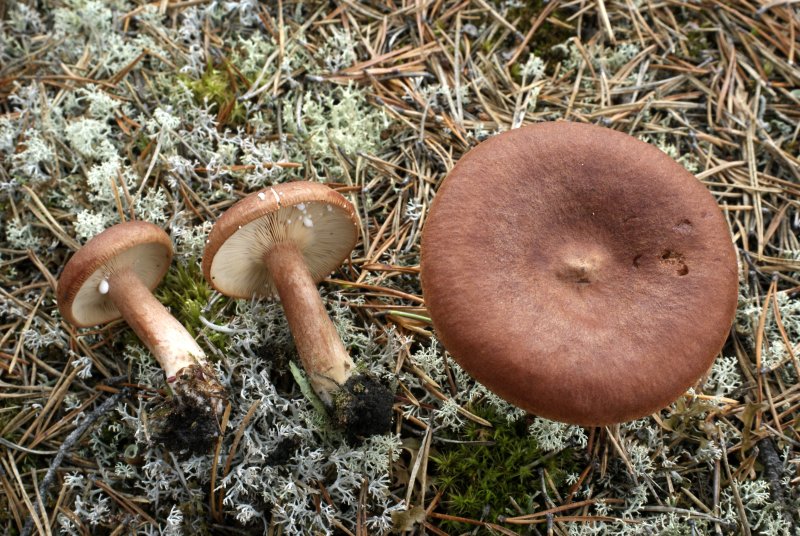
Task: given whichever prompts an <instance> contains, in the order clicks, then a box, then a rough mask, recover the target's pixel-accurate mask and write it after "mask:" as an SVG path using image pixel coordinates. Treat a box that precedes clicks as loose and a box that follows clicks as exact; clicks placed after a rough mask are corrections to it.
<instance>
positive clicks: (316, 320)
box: [264, 242, 354, 406]
mask: <svg viewBox="0 0 800 536" xmlns="http://www.w3.org/2000/svg"><path fill="white" fill-rule="evenodd" d="M264 264H265V265H266V267H267V270H268V271H269V273H270V274H271V276H272V280H273V282H274V283H275V287H276V288H277V290H278V295H279V296H280V298H281V303H282V304H283V309H284V311H285V312H286V319H287V321H288V322H289V329H290V330H291V332H292V336H293V337H294V340H295V345H296V346H297V353H298V354H299V356H300V361H301V362H302V364H303V368H305V370H306V374H308V376H309V381H310V382H311V386H312V387H313V388H314V391H315V392H316V393H317V396H319V397H320V399H321V400H322V401H323V402H324V403H325V404H327V405H328V406H331V405H332V404H333V399H332V393H333V392H334V391H336V390H337V389H339V388H341V387H342V386H343V385H344V384H345V382H346V381H347V380H348V379H349V378H350V375H351V373H352V370H353V366H354V365H353V360H352V359H351V358H350V355H349V354H348V353H347V350H345V348H344V344H342V340H341V338H340V337H339V334H338V333H337V332H336V327H335V326H334V325H333V322H331V319H330V318H329V317H328V313H327V311H326V310H325V306H324V305H323V303H322V299H321V298H320V296H319V291H318V290H317V287H316V285H315V284H314V280H313V278H312V277H311V272H309V270H308V267H307V266H306V261H305V258H304V257H303V254H302V253H301V252H300V250H299V249H298V248H297V246H295V245H294V244H293V243H289V242H285V243H281V244H277V245H275V246H274V247H272V248H271V249H270V250H269V251H268V252H267V254H266V255H264Z"/></svg>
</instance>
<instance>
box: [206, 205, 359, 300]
mask: <svg viewBox="0 0 800 536" xmlns="http://www.w3.org/2000/svg"><path fill="white" fill-rule="evenodd" d="M356 237H357V229H356V228H355V227H354V225H353V221H352V217H351V215H350V213H349V212H347V211H346V210H343V209H342V208H341V207H339V206H338V205H331V204H327V203H323V202H307V203H300V204H297V205H292V206H284V207H283V208H280V209H278V210H276V211H274V212H271V213H268V214H265V215H263V216H261V217H259V218H257V219H255V220H253V221H251V222H249V223H247V224H246V225H243V226H242V227H241V228H239V229H238V230H237V231H236V232H234V233H233V234H232V235H231V236H230V237H228V238H227V239H226V240H225V242H224V243H223V244H222V245H221V246H220V247H219V250H218V251H217V252H216V253H215V255H214V258H213V260H212V261H211V269H210V275H211V282H212V284H213V285H214V287H215V288H217V289H218V290H219V291H220V292H222V293H224V294H226V295H229V296H236V297H240V298H251V297H272V296H274V295H275V286H274V284H273V282H272V278H271V277H270V275H269V272H268V271H267V269H266V267H265V266H264V262H263V259H264V256H265V255H266V254H267V252H268V251H269V250H270V248H272V247H273V246H274V245H275V244H279V243H285V242H291V243H294V244H295V245H296V246H297V247H298V249H299V250H300V252H301V253H302V254H303V258H304V259H305V262H306V265H307V267H308V269H309V272H310V273H311V275H312V277H313V279H314V281H320V280H322V279H323V278H325V277H327V275H328V274H329V273H330V272H331V271H333V270H335V269H336V268H337V267H338V266H339V265H341V263H342V261H344V259H346V258H347V257H348V256H349V255H350V251H351V250H352V249H353V246H354V245H355V241H356Z"/></svg>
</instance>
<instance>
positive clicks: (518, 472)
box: [430, 407, 576, 531]
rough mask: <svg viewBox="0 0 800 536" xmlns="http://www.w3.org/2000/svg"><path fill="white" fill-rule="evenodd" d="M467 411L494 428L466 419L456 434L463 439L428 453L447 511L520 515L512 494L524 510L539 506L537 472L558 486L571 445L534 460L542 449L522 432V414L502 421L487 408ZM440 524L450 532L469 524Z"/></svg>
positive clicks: (569, 464)
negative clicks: (466, 422) (467, 421)
mask: <svg viewBox="0 0 800 536" xmlns="http://www.w3.org/2000/svg"><path fill="white" fill-rule="evenodd" d="M472 411H473V412H474V413H476V414H477V415H479V416H481V417H483V418H485V419H487V420H489V422H491V423H492V424H493V425H494V428H485V427H483V426H479V425H476V424H472V423H470V424H468V425H467V426H466V428H465V430H464V434H462V435H460V436H459V437H458V439H459V440H461V441H465V443H463V444H453V446H452V447H451V446H445V447H439V449H437V451H436V452H431V456H430V457H431V460H433V462H434V465H435V468H436V475H437V476H436V482H437V485H438V486H439V487H442V488H444V490H445V493H444V499H443V505H444V506H445V508H446V510H447V513H448V514H451V515H455V516H461V517H466V518H470V519H482V520H484V521H490V522H497V521H498V520H499V519H502V517H503V516H514V515H520V513H519V511H518V510H516V508H515V507H514V504H513V502H512V499H513V500H514V501H515V502H516V503H517V504H518V505H519V506H520V507H521V508H523V509H524V510H525V511H526V512H533V511H536V510H537V509H541V508H544V503H543V497H542V494H541V489H542V479H541V471H542V470H546V471H547V473H548V476H549V477H550V478H551V479H552V480H553V482H554V483H555V484H556V485H557V486H559V485H561V484H562V483H563V482H564V477H565V476H566V474H567V473H568V472H571V471H573V470H574V469H575V467H576V463H575V461H574V453H573V451H572V449H564V450H562V451H561V452H559V453H557V454H556V455H555V456H551V457H549V458H548V459H547V460H546V461H543V462H542V463H538V462H539V461H540V460H541V459H542V458H543V457H544V456H545V454H546V453H545V452H544V451H543V450H542V449H541V447H539V445H538V444H537V443H536V440H534V439H533V438H532V437H531V436H530V435H529V434H528V431H527V426H526V424H525V419H521V420H519V421H517V422H516V423H508V422H507V421H506V420H505V419H504V418H503V417H500V416H498V415H497V414H496V413H495V411H494V410H493V409H488V408H485V407H480V408H477V409H473V410H472ZM548 493H549V490H548ZM443 527H444V528H446V529H450V530H454V531H466V530H470V529H472V528H474V527H471V526H469V525H466V524H463V523H452V522H449V521H448V522H444V523H443Z"/></svg>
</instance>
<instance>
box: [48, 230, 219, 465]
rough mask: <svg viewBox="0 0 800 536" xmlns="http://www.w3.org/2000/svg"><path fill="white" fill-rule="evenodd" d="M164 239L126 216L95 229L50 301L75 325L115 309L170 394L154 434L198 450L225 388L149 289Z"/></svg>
mask: <svg viewBox="0 0 800 536" xmlns="http://www.w3.org/2000/svg"><path fill="white" fill-rule="evenodd" d="M171 260H172V242H171V241H170V239H169V237H168V236H167V235H166V233H164V231H162V230H161V229H160V228H159V227H157V226H155V225H153V224H152V223H147V222H140V221H135V222H127V223H121V224H119V225H115V226H113V227H110V228H108V229H106V230H105V231H103V232H102V233H100V234H98V235H97V236H95V237H94V238H92V239H91V240H89V241H88V242H87V243H86V245H84V246H83V247H82V248H81V249H80V250H78V252H77V253H76V254H75V255H74V256H73V257H72V258H71V259H70V260H69V262H68V263H67V265H66V266H65V267H64V271H63V272H62V274H61V277H60V278H59V280H58V291H57V296H58V309H59V311H60V312H61V315H62V316H63V317H64V318H65V319H66V320H67V321H68V322H70V323H71V324H73V325H75V326H77V327H90V326H96V325H98V324H105V323H107V322H110V321H112V320H115V319H117V318H119V317H122V318H123V319H124V320H125V321H126V322H127V323H128V325H129V326H130V327H131V328H132V329H133V331H134V332H135V333H136V335H138V336H139V339H140V340H141V341H142V342H143V343H144V344H145V345H146V346H147V348H148V349H149V350H150V352H152V354H153V355H154V356H155V358H156V359H157V360H158V362H159V364H160V365H161V368H162V369H164V373H165V374H166V376H167V383H168V384H169V386H170V388H171V391H172V396H171V397H169V398H168V399H166V401H165V402H164V404H163V405H162V406H161V407H160V408H159V410H158V411H157V412H156V414H157V416H158V417H162V418H157V419H154V420H155V421H156V422H155V423H154V424H156V426H157V433H156V436H157V438H158V439H159V440H161V441H162V442H163V443H164V444H165V445H166V446H167V447H168V448H170V449H172V450H175V451H178V452H187V451H188V452H190V453H195V454H202V453H205V452H208V451H209V450H210V447H211V445H212V444H213V442H214V441H215V439H216V437H218V436H219V422H218V417H219V416H220V415H221V410H222V406H223V400H224V396H225V390H224V388H223V387H222V386H221V385H220V383H219V382H218V380H217V379H216V376H215V374H214V372H213V370H212V369H211V367H210V366H209V365H208V364H207V362H206V357H205V353H204V352H203V350H202V349H201V348H200V346H198V344H197V342H195V340H194V339H193V338H192V336H191V335H190V334H189V333H188V332H187V331H186V329H185V328H184V327H183V326H182V325H181V323H180V322H178V321H177V320H176V319H175V318H174V317H173V316H172V315H170V313H169V311H167V309H166V308H165V307H164V306H163V305H162V304H161V303H160V302H159V301H158V300H157V299H156V298H155V297H154V296H153V294H152V289H154V288H155V287H156V286H157V285H158V283H159V282H160V281H161V279H162V278H163V277H164V275H165V274H166V272H167V269H168V268H169V265H170V262H171Z"/></svg>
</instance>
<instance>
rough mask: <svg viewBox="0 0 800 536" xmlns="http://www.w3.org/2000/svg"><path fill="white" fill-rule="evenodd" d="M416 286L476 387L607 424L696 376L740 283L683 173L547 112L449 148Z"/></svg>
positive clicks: (648, 150) (723, 230)
mask: <svg viewBox="0 0 800 536" xmlns="http://www.w3.org/2000/svg"><path fill="white" fill-rule="evenodd" d="M422 284H423V285H422V286H423V292H424V296H425V303H426V305H427V307H428V310H429V312H430V315H431V318H432V319H433V324H434V327H435V328H436V331H437V333H438V336H439V337H440V338H441V340H442V343H443V344H444V346H445V347H446V348H447V350H448V351H449V352H450V353H451V354H452V355H453V357H454V358H455V359H456V360H457V361H458V362H459V364H461V366H463V367H464V369H465V370H466V371H467V372H469V373H470V374H472V375H473V376H474V377H475V378H476V379H477V380H478V381H480V382H482V383H483V384H484V385H486V386H487V387H488V388H489V389H491V390H493V391H495V392H496V393H497V394H498V395H500V396H502V397H503V398H505V399H506V400H508V401H509V402H511V403H513V404H516V405H517V406H519V407H521V408H523V409H525V410H527V411H530V412H532V413H535V414H537V415H541V416H543V417H546V418H549V419H555V420H559V421H564V422H568V423H574V424H581V425H603V424H610V423H615V422H623V421H628V420H632V419H635V418H639V417H643V416H646V415H649V414H651V413H653V412H655V411H658V410H659V409H661V408H663V407H664V406H666V405H668V404H669V403H670V402H672V401H673V400H675V399H676V398H677V397H679V396H680V395H681V394H682V393H683V392H685V390H686V389H687V388H689V387H690V386H692V385H693V384H694V383H695V382H696V381H697V379H698V378H700V377H701V376H702V375H703V374H704V373H705V372H706V371H707V370H708V368H709V367H710V366H711V364H712V362H713V360H714V358H715V357H716V355H717V353H718V352H719V351H720V349H721V348H722V345H723V344H724V342H725V340H726V337H727V334H728V331H729V329H730V326H731V323H732V320H733V315H734V312H735V308H736V301H737V285H738V277H737V263H736V256H735V252H734V248H733V246H732V243H731V239H730V235H729V232H728V226H727V224H726V221H725V219H724V217H723V216H722V214H721V212H720V210H719V208H718V207H717V204H716V202H715V201H714V198H713V197H712V196H711V195H710V193H709V192H708V191H707V190H706V188H705V187H704V186H703V185H702V184H701V183H700V182H699V181H698V180H696V179H695V178H694V177H693V176H692V175H691V174H690V173H689V172H687V171H686V170H685V169H684V168H683V167H682V166H680V165H679V164H677V163H676V162H674V161H673V160H672V159H670V158H669V157H668V156H667V155H665V154H664V153H663V152H661V151H659V150H658V149H657V148H655V147H652V146H650V145H648V144H646V143H643V142H641V141H638V140H636V139H635V138H633V137H631V136H628V135H626V134H622V133H620V132H616V131H613V130H609V129H605V128H602V127H597V126H591V125H585V124H577V123H565V122H559V123H540V124H536V125H532V126H527V127H524V128H520V129H517V130H512V131H509V132H506V133H504V134H500V135H498V136H495V137H493V138H491V139H489V140H487V141H486V142H484V143H482V144H480V145H479V146H478V147H476V148H475V149H473V150H471V151H470V152H469V153H468V154H467V155H465V156H464V157H463V158H461V160H460V161H459V162H458V164H457V165H456V166H455V168H454V169H453V170H452V171H451V173H450V174H449V176H448V177H447V178H446V180H445V181H444V183H443V184H442V186H441V188H440V189H439V192H438V194H437V196H436V198H435V200H434V203H433V205H432V207H431V211H430V213H429V216H428V220H427V222H426V224H425V228H424V232H423V236H422Z"/></svg>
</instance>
